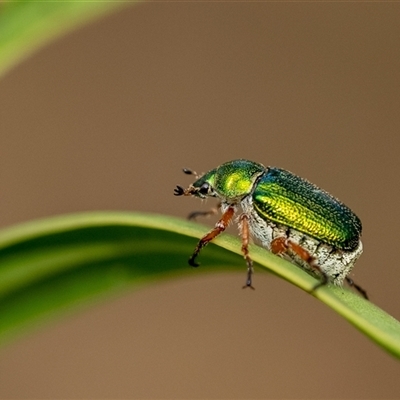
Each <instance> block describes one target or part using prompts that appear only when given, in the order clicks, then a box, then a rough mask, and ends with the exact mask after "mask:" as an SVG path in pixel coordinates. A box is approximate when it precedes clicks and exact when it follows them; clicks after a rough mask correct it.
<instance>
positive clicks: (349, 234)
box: [253, 168, 362, 250]
mask: <svg viewBox="0 0 400 400" xmlns="http://www.w3.org/2000/svg"><path fill="white" fill-rule="evenodd" d="M253 204H254V207H255V209H256V211H257V213H258V214H259V215H260V217H261V218H264V219H268V220H270V221H273V222H276V223H279V224H282V225H286V226H289V227H292V228H294V229H297V230H298V231H300V232H303V233H306V234H308V235H310V236H311V237H314V238H316V239H319V240H321V241H323V242H325V243H329V244H331V245H333V246H335V247H337V248H339V249H343V250H354V249H355V248H356V247H357V246H358V243H359V239H360V236H361V229H362V227H361V221H360V220H359V218H358V217H357V216H356V215H355V214H354V213H353V212H352V211H351V210H350V209H349V208H348V207H347V206H345V205H344V204H343V203H341V202H340V201H339V200H337V199H335V198H334V197H333V196H331V195H330V194H329V193H327V192H325V191H324V190H321V189H319V188H318V187H317V186H315V185H314V184H312V183H310V182H308V181H307V180H305V179H302V178H300V177H298V176H296V175H294V174H292V173H290V172H288V171H285V170H283V169H279V168H268V171H267V172H266V173H265V174H264V175H263V176H262V177H261V178H260V180H259V181H258V182H257V184H256V186H255V189H254V192H253Z"/></svg>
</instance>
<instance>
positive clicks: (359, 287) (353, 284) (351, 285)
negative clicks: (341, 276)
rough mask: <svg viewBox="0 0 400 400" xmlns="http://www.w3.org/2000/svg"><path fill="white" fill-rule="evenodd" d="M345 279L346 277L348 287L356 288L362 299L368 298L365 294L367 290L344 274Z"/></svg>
mask: <svg viewBox="0 0 400 400" xmlns="http://www.w3.org/2000/svg"><path fill="white" fill-rule="evenodd" d="M345 279H346V282H347V283H348V284H349V286H350V287H354V289H356V290H357V292H358V293H360V294H361V296H363V297H364V299H367V300H369V298H368V295H367V292H366V291H365V290H364V289H363V288H362V287H361V286H359V285H357V284H356V283H355V282H354V281H353V279H351V278H349V277H348V276H346V278H345Z"/></svg>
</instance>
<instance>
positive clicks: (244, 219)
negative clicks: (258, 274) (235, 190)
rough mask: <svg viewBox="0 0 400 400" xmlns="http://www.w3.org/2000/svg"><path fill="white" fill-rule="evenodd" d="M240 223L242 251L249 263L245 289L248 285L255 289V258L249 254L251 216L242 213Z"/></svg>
mask: <svg viewBox="0 0 400 400" xmlns="http://www.w3.org/2000/svg"><path fill="white" fill-rule="evenodd" d="M239 223H240V232H241V236H242V253H243V256H244V258H245V260H246V263H247V280H246V285H245V286H243V289H246V288H247V287H249V288H251V289H253V290H254V287H253V285H252V284H251V283H252V279H251V278H252V275H253V272H254V271H253V260H252V259H251V258H250V256H249V241H250V230H249V217H248V215H247V214H242V215H241V216H240V219H239Z"/></svg>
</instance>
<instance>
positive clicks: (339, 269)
mask: <svg viewBox="0 0 400 400" xmlns="http://www.w3.org/2000/svg"><path fill="white" fill-rule="evenodd" d="M184 172H185V173H186V174H194V175H195V173H193V172H192V171H190V170H188V169H184ZM175 195H176V196H182V195H183V196H195V197H199V198H202V199H205V198H207V197H215V198H218V199H219V200H220V208H221V211H222V217H221V219H220V220H219V221H218V222H217V224H216V225H215V227H214V229H212V230H211V231H210V232H209V233H207V234H206V235H205V236H204V237H203V238H202V239H201V240H200V241H199V243H198V244H197V246H196V248H195V250H194V252H193V254H192V256H191V257H190V259H189V264H190V265H192V266H198V264H197V263H196V261H195V259H196V257H197V255H198V254H199V252H200V250H201V249H202V248H203V247H204V246H205V245H206V244H207V243H209V242H210V241H211V240H213V239H214V238H215V237H216V236H217V235H219V234H220V233H221V232H223V231H224V230H225V229H226V227H227V226H228V224H229V222H230V221H231V220H232V218H233V216H234V215H235V214H236V213H237V212H240V214H239V217H238V221H239V229H240V232H241V237H242V252H243V255H244V257H245V259H246V262H247V281H246V285H245V286H244V287H251V288H253V286H252V274H253V262H252V260H251V258H250V255H249V251H248V243H249V240H250V236H254V237H255V238H256V239H258V240H259V241H260V242H261V244H262V245H263V247H265V248H266V249H268V250H269V251H271V252H273V253H275V254H278V255H280V256H283V257H285V258H288V259H289V260H290V261H292V262H294V263H295V264H296V265H298V266H300V267H301V268H303V269H305V270H306V271H308V272H309V273H311V274H312V275H314V276H316V277H318V278H319V279H320V280H321V283H320V284H319V285H318V286H321V285H324V284H326V283H333V284H335V285H339V286H340V285H342V283H343V281H344V280H345V279H346V280H347V282H348V283H349V284H350V285H352V286H354V287H355V288H356V289H357V290H358V291H359V292H360V293H361V294H362V295H363V296H364V297H366V298H367V295H366V292H365V291H364V290H363V289H361V288H360V287H359V286H358V285H355V284H354V282H353V281H352V280H351V279H350V278H349V277H348V274H349V273H350V271H351V269H352V268H353V266H354V264H355V262H356V261H357V259H358V258H359V257H360V255H361V253H362V243H361V240H360V237H361V230H362V226H361V221H360V219H359V218H358V217H357V216H356V215H355V214H354V213H353V212H352V211H351V210H350V208H348V207H347V206H346V205H344V204H343V203H341V202H340V201H339V200H338V199H336V198H335V197H333V196H331V195H330V194H329V193H327V192H325V191H324V190H322V189H320V188H318V187H317V186H315V185H314V184H312V183H310V182H308V181H307V180H305V179H303V178H300V177H299V176H296V175H294V174H292V173H291V172H289V171H286V170H284V169H280V168H275V167H264V166H263V165H262V164H258V163H255V162H253V161H248V160H234V161H229V162H227V163H224V164H222V165H220V166H219V167H217V168H215V169H212V170H211V171H209V172H207V173H205V174H204V175H202V176H200V177H197V180H196V181H195V182H194V183H192V184H191V185H190V186H189V187H188V188H187V189H184V188H182V187H181V186H177V187H176V189H175ZM199 214H207V213H193V214H191V215H192V216H197V215H199ZM314 290H315V288H314Z"/></svg>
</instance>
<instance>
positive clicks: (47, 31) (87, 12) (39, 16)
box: [0, 1, 132, 75]
mask: <svg viewBox="0 0 400 400" xmlns="http://www.w3.org/2000/svg"><path fill="white" fill-rule="evenodd" d="M129 4H132V3H129V2H120V1H94V2H93V1H48V2H43V1H10V2H5V3H2V4H0V75H3V74H4V73H6V72H7V71H8V70H9V69H10V68H12V67H13V66H14V65H15V64H17V63H18V62H19V61H21V60H23V59H25V58H27V57H28V56H29V55H31V54H32V53H33V52H34V51H36V50H37V49H38V48H40V47H42V46H44V45H45V44H47V43H48V42H50V41H51V40H53V39H55V38H56V37H58V36H60V35H62V34H64V33H66V32H68V31H70V30H72V29H74V28H76V27H78V26H80V25H83V24H84V23H85V22H88V21H91V20H93V19H95V18H97V17H100V16H101V15H104V14H106V13H108V12H110V11H112V10H115V9H118V8H121V7H124V6H127V5H129Z"/></svg>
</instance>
